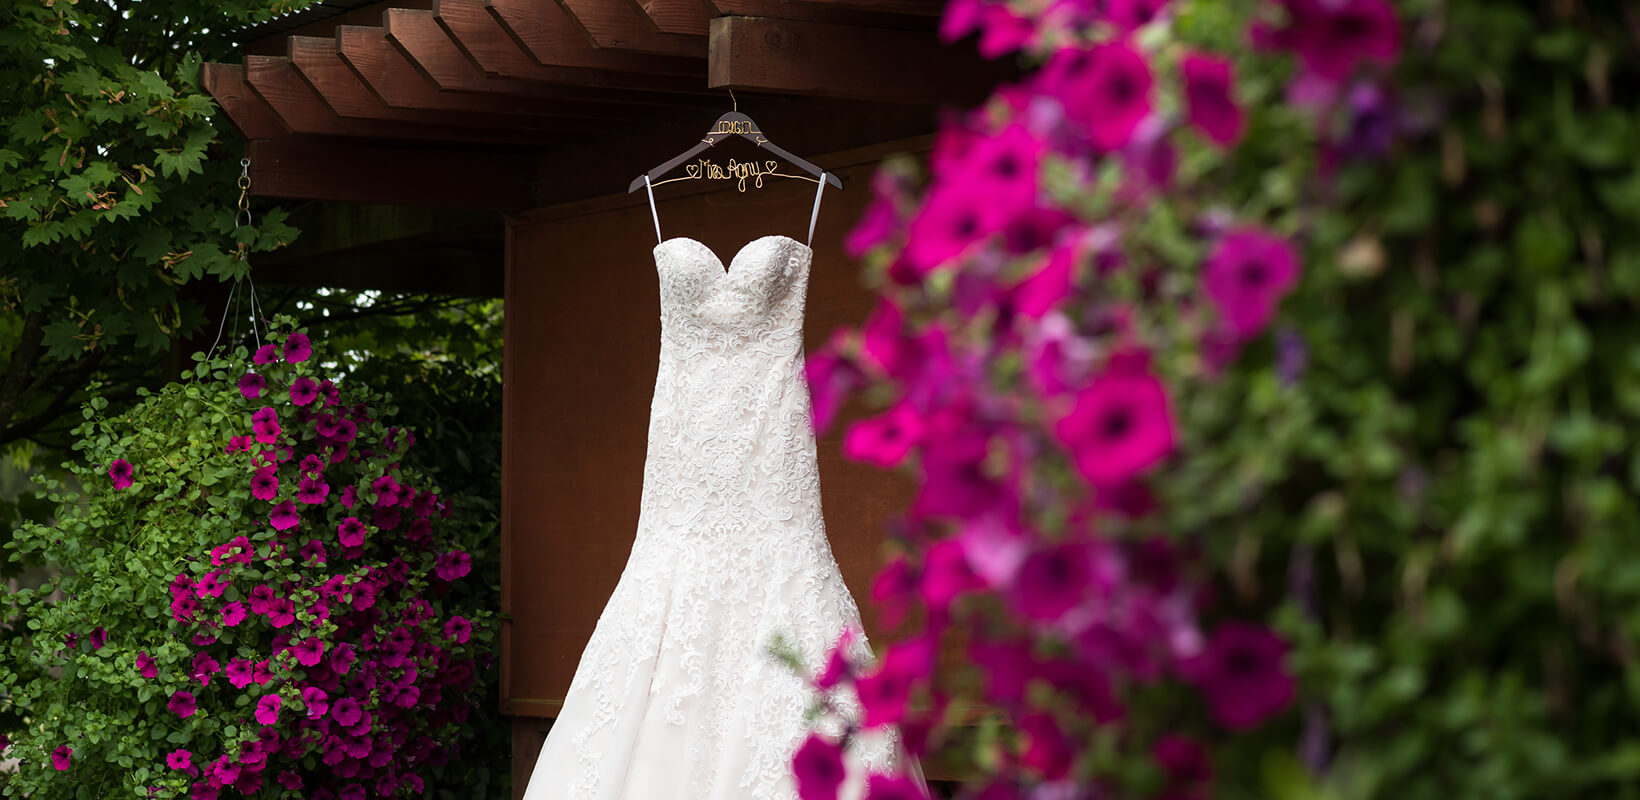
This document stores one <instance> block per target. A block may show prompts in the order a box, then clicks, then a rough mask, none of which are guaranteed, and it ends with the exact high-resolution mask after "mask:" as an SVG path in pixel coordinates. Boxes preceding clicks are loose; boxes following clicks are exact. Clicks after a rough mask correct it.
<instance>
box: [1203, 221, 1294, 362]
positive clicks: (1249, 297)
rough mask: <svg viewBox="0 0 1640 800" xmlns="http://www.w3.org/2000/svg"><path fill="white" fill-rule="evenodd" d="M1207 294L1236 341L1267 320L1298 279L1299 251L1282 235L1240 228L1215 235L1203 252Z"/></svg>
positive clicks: (1255, 331)
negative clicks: (1208, 249)
mask: <svg viewBox="0 0 1640 800" xmlns="http://www.w3.org/2000/svg"><path fill="white" fill-rule="evenodd" d="M1203 281H1204V282H1205V283H1206V286H1207V295H1208V297H1209V298H1210V299H1211V300H1212V301H1213V305H1214V306H1215V307H1216V308H1218V310H1219V314H1220V315H1221V316H1222V317H1223V318H1224V320H1225V321H1226V322H1228V323H1229V325H1230V328H1231V330H1232V332H1233V333H1234V334H1235V335H1236V336H1237V337H1238V338H1239V339H1241V340H1247V339H1251V338H1253V337H1254V336H1257V335H1258V334H1259V333H1260V332H1261V331H1263V330H1264V327H1265V326H1266V325H1269V324H1270V318H1271V317H1273V316H1275V310H1276V305H1277V304H1278V303H1280V302H1281V298H1282V297H1284V296H1285V295H1286V294H1287V292H1288V291H1289V290H1290V289H1292V288H1293V286H1294V284H1296V283H1297V282H1298V255H1297V253H1295V252H1294V251H1293V246H1292V244H1291V243H1289V242H1288V241H1287V240H1286V239H1283V238H1281V237H1279V236H1275V235H1273V234H1270V233H1266V232H1264V231H1261V230H1258V229H1255V228H1243V229H1239V230H1236V231H1233V232H1231V233H1229V234H1227V235H1226V236H1225V237H1224V238H1222V239H1220V240H1219V242H1218V244H1217V245H1216V246H1215V247H1214V248H1213V252H1212V254H1211V255H1209V256H1208V259H1207V264H1206V266H1205V275H1204V276H1203Z"/></svg>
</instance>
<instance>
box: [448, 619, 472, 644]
mask: <svg viewBox="0 0 1640 800" xmlns="http://www.w3.org/2000/svg"><path fill="white" fill-rule="evenodd" d="M472 634H473V623H472V622H470V621H468V619H467V618H466V617H462V616H459V615H458V616H453V617H451V618H450V619H449V621H447V622H445V623H444V638H446V639H454V640H456V643H457V644H466V643H467V639H468V638H469V637H471V636H472Z"/></svg>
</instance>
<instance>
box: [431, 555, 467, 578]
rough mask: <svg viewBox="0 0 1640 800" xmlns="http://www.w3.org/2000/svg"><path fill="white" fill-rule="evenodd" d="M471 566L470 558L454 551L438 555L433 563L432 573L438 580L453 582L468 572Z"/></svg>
mask: <svg viewBox="0 0 1640 800" xmlns="http://www.w3.org/2000/svg"><path fill="white" fill-rule="evenodd" d="M472 564H473V562H472V557H471V556H468V555H467V553H465V552H463V551H461V550H454V551H451V552H448V553H440V554H439V557H438V560H437V561H436V562H434V566H433V572H434V573H435V574H437V575H438V577H439V580H443V581H453V580H455V579H457V578H460V577H461V576H463V575H466V574H467V573H468V572H470V571H471V570H472Z"/></svg>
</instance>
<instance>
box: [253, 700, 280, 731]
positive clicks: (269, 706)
mask: <svg viewBox="0 0 1640 800" xmlns="http://www.w3.org/2000/svg"><path fill="white" fill-rule="evenodd" d="M282 702H283V701H282V700H280V699H279V695H276V694H270V695H263V697H262V699H261V700H258V701H257V702H256V721H257V722H260V723H262V724H263V725H275V724H278V722H279V704H280V703H282Z"/></svg>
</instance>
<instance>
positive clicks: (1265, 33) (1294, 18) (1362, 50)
mask: <svg viewBox="0 0 1640 800" xmlns="http://www.w3.org/2000/svg"><path fill="white" fill-rule="evenodd" d="M1280 2H1281V4H1282V5H1283V6H1286V8H1287V20H1288V24H1287V26H1286V27H1285V28H1282V29H1280V30H1271V29H1269V28H1268V27H1265V26H1262V25H1260V26H1255V27H1254V28H1253V29H1252V35H1253V43H1254V44H1255V45H1257V46H1259V47H1260V48H1263V49H1276V50H1292V51H1296V52H1297V53H1298V55H1299V58H1300V60H1302V61H1303V63H1304V67H1305V69H1306V70H1308V71H1310V72H1313V73H1315V74H1316V75H1317V76H1319V77H1321V78H1323V79H1325V80H1327V81H1331V82H1335V83H1336V82H1342V81H1343V80H1345V79H1346V78H1348V77H1350V75H1351V74H1352V73H1353V72H1354V71H1355V69H1356V67H1358V66H1360V65H1361V64H1364V63H1367V62H1376V63H1378V64H1381V65H1384V66H1389V65H1391V64H1394V63H1395V60H1396V59H1397V58H1399V57H1400V54H1401V26H1400V22H1399V20H1398V19H1397V18H1396V16H1395V8H1394V7H1393V6H1391V5H1390V4H1389V2H1387V0H1280Z"/></svg>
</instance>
